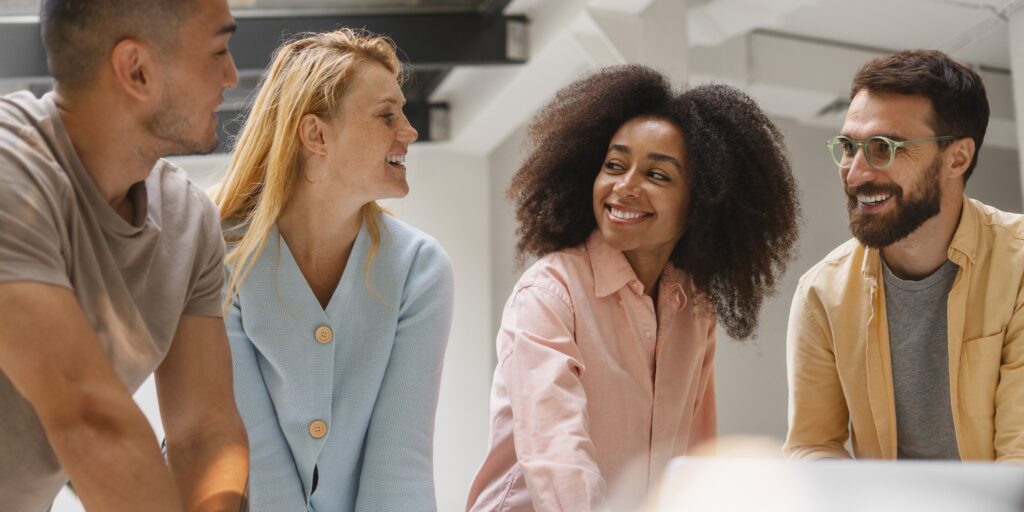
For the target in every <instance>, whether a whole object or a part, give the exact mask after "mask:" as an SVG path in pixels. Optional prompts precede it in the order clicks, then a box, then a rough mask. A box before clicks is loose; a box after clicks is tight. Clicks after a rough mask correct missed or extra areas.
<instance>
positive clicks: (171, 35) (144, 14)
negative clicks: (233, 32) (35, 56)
mask: <svg viewBox="0 0 1024 512" xmlns="http://www.w3.org/2000/svg"><path fill="white" fill-rule="evenodd" d="M194 4H195V0H43V2H42V5H41V6H40V13H39V25H40V29H41V31H42V37H43V46H45V47H46V57H47V62H48V64H49V67H50V74H51V75H52V76H53V78H54V79H55V80H56V81H57V83H58V84H60V85H61V87H64V88H68V89H82V88H84V87H86V86H88V85H90V84H91V83H92V81H93V80H94V79H95V77H96V75H97V71H98V70H99V69H100V67H101V66H103V62H104V60H105V59H106V58H107V57H108V56H109V55H110V52H111V51H112V50H113V48H114V46H115V45H116V44H117V43H118V42H120V41H122V40H124V39H126V38H134V39H138V40H140V41H144V42H147V43H150V44H152V45H153V46H154V47H155V48H156V49H157V50H158V51H160V52H167V51H170V50H173V49H175V48H177V45H178V35H179V31H180V29H181V26H182V24H183V22H184V21H185V20H186V19H188V16H189V15H190V14H191V13H192V12H194V10H195V9H194V7H195V5H194Z"/></svg>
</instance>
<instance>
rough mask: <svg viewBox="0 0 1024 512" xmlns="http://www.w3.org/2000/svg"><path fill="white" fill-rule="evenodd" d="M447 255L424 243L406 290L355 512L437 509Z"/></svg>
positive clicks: (450, 292) (448, 304) (449, 297)
mask: <svg viewBox="0 0 1024 512" xmlns="http://www.w3.org/2000/svg"><path fill="white" fill-rule="evenodd" d="M453 302H454V281H453V275H452V266H451V262H450V261H449V259H448V255H447V254H445V253H444V251H443V250H442V249H441V248H440V246H439V245H437V243H436V242H433V241H429V242H425V243H423V244H422V245H420V247H419V250H418V252H417V254H416V256H415V259H414V261H413V263H412V265H411V267H410V270H409V274H408V276H407V277H406V282H405V287H404V289H403V291H402V303H401V306H400V311H399V316H398V325H397V329H396V332H395V341H394V344H393V345H392V348H391V356H390V359H389V360H388V365H387V368H386V370H385V372H384V381H383V383H382V385H381V388H380V391H379V394H378V396H377V401H376V403H375V405H374V408H373V413H372V415H371V416H370V425H369V430H368V432H367V437H366V445H365V449H364V462H363V469H362V474H361V476H360V479H359V495H358V501H357V502H356V511H357V512H362V511H366V512H370V511H378V510H416V511H423V510H436V508H437V504H436V500H435V498H434V467H433V442H434V416H435V412H436V410H437V400H438V393H439V390H440V387H441V367H442V365H443V363H444V353H445V347H446V346H447V344H448V334H449V331H450V329H451V319H452V305H453Z"/></svg>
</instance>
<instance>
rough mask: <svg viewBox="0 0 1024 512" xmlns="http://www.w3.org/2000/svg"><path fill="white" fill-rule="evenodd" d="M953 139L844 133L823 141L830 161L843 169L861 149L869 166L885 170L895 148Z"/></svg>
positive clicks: (946, 136) (892, 157)
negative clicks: (864, 137)
mask: <svg viewBox="0 0 1024 512" xmlns="http://www.w3.org/2000/svg"><path fill="white" fill-rule="evenodd" d="M954 139H956V137H954V136H952V135H940V136H938V137H926V138H923V139H914V140H893V139H890V138H889V137H886V136H884V135H875V136H874V137H871V138H869V139H867V140H857V139H853V138H850V137H847V136H846V135H836V136H835V137H832V138H831V139H829V140H827V141H825V146H826V147H827V148H828V152H829V154H830V155H832V161H834V162H835V163H836V165H838V166H839V167H841V168H843V169H847V168H849V167H850V166H851V165H853V159H854V157H856V156H857V151H859V150H861V149H863V150H864V157H865V160H867V162H868V164H869V165H871V167H874V168H875V169H878V170H885V169H887V168H888V167H889V166H890V165H892V163H893V161H894V160H896V150H898V149H900V148H902V147H904V146H912V145H914V144H923V143H925V142H939V141H944V140H954Z"/></svg>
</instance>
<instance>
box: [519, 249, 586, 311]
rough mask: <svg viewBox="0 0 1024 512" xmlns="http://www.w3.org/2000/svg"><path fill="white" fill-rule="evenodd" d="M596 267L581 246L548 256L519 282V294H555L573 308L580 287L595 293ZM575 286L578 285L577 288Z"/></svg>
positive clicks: (532, 267) (543, 257)
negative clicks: (575, 291)
mask: <svg viewBox="0 0 1024 512" xmlns="http://www.w3.org/2000/svg"><path fill="white" fill-rule="evenodd" d="M593 280H594V279H593V267H592V266H591V263H590V258H589V257H588V256H587V251H586V249H585V248H584V247H583V246H582V245H581V246H579V247H572V248H569V249H562V250H560V251H556V252H553V253H549V254H546V255H544V256H542V257H540V258H539V259H537V261H535V262H534V263H533V264H532V265H530V267H529V268H528V269H526V272H524V273H523V275H522V277H520V278H519V281H518V282H517V283H516V286H515V289H514V291H513V297H512V298H513V299H514V298H515V296H516V295H518V294H520V293H523V292H528V293H533V292H541V293H545V294H550V295H553V296H555V297H557V298H559V299H561V301H562V302H564V303H565V305H566V306H568V307H570V308H572V303H573V300H572V290H573V289H574V288H577V287H582V288H585V289H589V290H590V291H591V292H593V287H594V284H593ZM574 285H575V286H574Z"/></svg>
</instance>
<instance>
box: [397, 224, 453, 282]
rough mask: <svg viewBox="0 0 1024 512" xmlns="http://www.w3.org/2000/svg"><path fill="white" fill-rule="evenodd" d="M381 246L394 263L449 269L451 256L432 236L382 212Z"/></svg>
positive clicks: (448, 270)
mask: <svg viewBox="0 0 1024 512" xmlns="http://www.w3.org/2000/svg"><path fill="white" fill-rule="evenodd" d="M380 219H381V224H380V227H381V247H382V249H384V250H385V251H386V252H387V253H389V254H390V256H391V258H390V259H392V260H397V261H396V263H400V264H406V265H409V266H411V267H424V266H426V267H431V268H435V269H438V270H443V271H447V272H448V273H450V271H451V258H449V257H448V253H447V252H445V250H444V248H443V247H441V244H440V243H438V241H437V240H436V239H434V237H432V236H430V235H428V234H427V233H424V232H423V231H420V230H419V229H416V228H414V227H412V226H410V225H409V224H406V223H405V222H402V221H401V220H399V219H397V218H395V217H393V216H391V215H388V214H382V215H381V216H380Z"/></svg>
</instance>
